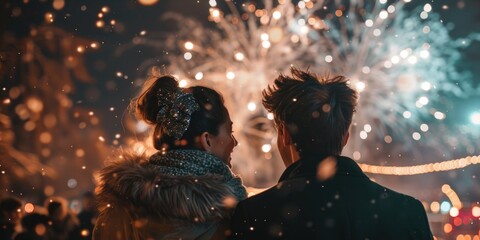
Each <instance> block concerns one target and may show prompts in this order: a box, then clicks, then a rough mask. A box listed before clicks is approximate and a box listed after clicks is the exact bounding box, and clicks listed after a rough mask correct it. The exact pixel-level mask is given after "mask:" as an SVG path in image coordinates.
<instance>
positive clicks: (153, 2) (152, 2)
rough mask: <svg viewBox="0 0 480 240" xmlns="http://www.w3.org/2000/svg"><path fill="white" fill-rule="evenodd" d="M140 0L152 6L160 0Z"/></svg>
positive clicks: (141, 2) (143, 3) (139, 0)
mask: <svg viewBox="0 0 480 240" xmlns="http://www.w3.org/2000/svg"><path fill="white" fill-rule="evenodd" d="M138 2H139V3H140V4H142V5H145V6H150V5H153V4H155V3H157V2H158V0H138Z"/></svg>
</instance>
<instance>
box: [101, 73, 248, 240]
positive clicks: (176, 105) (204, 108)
mask: <svg viewBox="0 0 480 240" xmlns="http://www.w3.org/2000/svg"><path fill="white" fill-rule="evenodd" d="M135 109H136V112H137V115H138V116H139V117H140V118H141V119H142V120H144V121H145V122H147V123H149V124H152V125H154V126H155V129H154V133H153V134H154V135H153V139H154V140H153V141H154V147H155V148H156V149H157V150H158V152H157V153H155V154H153V155H152V156H150V157H145V156H124V157H123V159H122V160H121V161H119V162H115V163H113V164H111V165H110V166H107V167H105V168H104V169H102V170H101V172H100V179H101V183H100V185H99V186H98V189H97V193H98V201H99V202H98V204H99V210H100V215H99V217H98V219H97V222H96V225H95V229H94V233H93V237H94V239H95V240H103V239H109V240H110V239H184V240H185V239H222V238H224V232H225V231H224V230H225V229H224V228H223V226H224V224H223V223H224V222H227V221H228V218H229V217H230V214H231V210H232V207H234V206H232V205H235V203H236V202H237V201H239V200H242V199H245V198H246V196H247V194H246V191H245V188H244V186H243V185H242V183H241V180H240V178H239V177H237V176H235V175H234V174H233V173H232V172H231V170H230V168H229V166H230V155H231V152H232V150H233V148H234V147H235V146H236V145H237V142H236V140H235V138H234V137H233V135H232V122H231V120H230V116H229V114H228V110H227V109H226V108H225V106H224V104H223V99H222V97H221V96H220V95H219V94H218V93H217V92H215V91H214V90H212V89H210V88H206V87H200V86H196V87H191V88H187V89H181V88H179V87H178V83H177V81H176V80H175V79H174V78H173V77H171V76H163V77H160V78H158V79H155V80H154V81H153V83H152V84H150V85H146V87H145V89H144V90H143V92H142V93H141V94H140V96H139V98H138V99H137V100H136V102H135ZM232 202H233V204H231V203H232Z"/></svg>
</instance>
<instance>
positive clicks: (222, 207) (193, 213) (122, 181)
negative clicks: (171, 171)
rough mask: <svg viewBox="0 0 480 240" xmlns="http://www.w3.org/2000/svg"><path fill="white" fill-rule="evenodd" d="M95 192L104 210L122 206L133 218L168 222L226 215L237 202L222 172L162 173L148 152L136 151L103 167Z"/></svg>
mask: <svg viewBox="0 0 480 240" xmlns="http://www.w3.org/2000/svg"><path fill="white" fill-rule="evenodd" d="M96 192H97V200H98V201H97V202H98V206H99V210H100V211H101V212H102V211H106V210H107V209H108V208H112V207H113V208H115V207H120V208H126V210H127V211H129V212H130V214H131V215H132V216H133V217H134V218H150V219H152V218H153V219H159V220H160V221H168V222H169V223H172V222H178V223H201V222H207V221H217V220H222V219H226V218H229V215H230V209H231V208H233V207H234V205H235V203H236V202H235V197H234V194H233V189H231V188H230V187H229V186H227V185H226V184H225V183H223V182H222V180H221V176H218V175H205V176H201V177H198V176H197V177H195V176H167V175H162V174H159V173H158V171H156V168H155V165H154V164H152V163H149V162H148V158H147V157H146V156H134V155H130V156H124V157H123V159H122V160H120V161H116V162H112V163H111V164H109V165H108V166H107V167H105V168H104V169H102V170H101V171H100V184H99V185H98V187H97V189H96ZM232 202H233V203H234V204H231V203H232ZM229 203H230V204H229ZM232 205H233V206H232Z"/></svg>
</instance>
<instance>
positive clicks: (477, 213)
mask: <svg viewBox="0 0 480 240" xmlns="http://www.w3.org/2000/svg"><path fill="white" fill-rule="evenodd" d="M472 215H473V216H474V217H480V207H479V206H475V207H473V208H472Z"/></svg>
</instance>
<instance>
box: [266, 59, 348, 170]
mask: <svg viewBox="0 0 480 240" xmlns="http://www.w3.org/2000/svg"><path fill="white" fill-rule="evenodd" d="M291 73H292V76H285V75H283V74H281V75H280V76H278V77H277V79H275V82H274V84H273V85H272V86H269V87H268V88H267V89H265V90H264V91H263V105H264V106H265V108H266V109H267V110H268V111H269V112H272V113H273V115H274V118H275V124H276V127H277V130H278V138H279V139H278V143H279V149H280V153H282V151H283V150H282V148H285V147H288V146H290V147H291V146H294V147H295V149H296V150H297V151H298V153H299V154H300V156H304V155H325V156H327V155H340V154H341V152H342V149H343V147H344V146H345V144H346V143H347V140H348V130H349V128H350V124H351V123H352V116H353V112H354V111H355V106H356V104H357V98H358V97H357V93H356V91H355V90H353V89H351V88H350V87H349V86H348V80H347V79H346V78H345V77H343V76H337V77H333V78H328V77H321V78H317V76H315V75H313V74H311V73H309V72H305V71H301V70H299V69H296V68H292V69H291ZM280 138H282V139H283V140H282V139H280ZM282 157H284V154H282ZM284 161H285V160H284Z"/></svg>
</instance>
